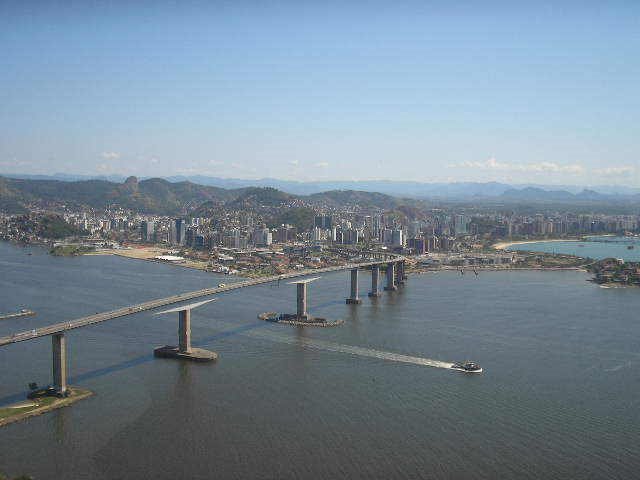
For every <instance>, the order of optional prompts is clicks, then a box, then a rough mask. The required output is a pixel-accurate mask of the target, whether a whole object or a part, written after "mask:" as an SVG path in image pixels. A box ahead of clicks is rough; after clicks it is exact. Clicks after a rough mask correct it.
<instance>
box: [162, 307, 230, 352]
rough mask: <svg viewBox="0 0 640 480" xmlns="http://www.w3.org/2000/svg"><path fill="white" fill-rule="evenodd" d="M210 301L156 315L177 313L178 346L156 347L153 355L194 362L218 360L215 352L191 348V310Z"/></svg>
mask: <svg viewBox="0 0 640 480" xmlns="http://www.w3.org/2000/svg"><path fill="white" fill-rule="evenodd" d="M210 301H211V300H205V301H203V302H198V303H192V304H190V305H184V306H182V307H177V308H172V309H169V310H165V311H164V312H158V313H156V315H160V314H163V313H175V312H177V313H178V346H177V347H175V346H171V345H165V346H164V347H158V348H156V349H154V351H153V354H154V355H155V356H156V357H161V358H180V359H185V360H193V361H196V362H210V361H212V360H216V359H217V358H218V354H217V353H216V352H212V351H210V350H205V349H203V348H193V347H192V346H191V310H192V309H193V308H196V307H199V306H200V305H204V304H205V303H208V302H210Z"/></svg>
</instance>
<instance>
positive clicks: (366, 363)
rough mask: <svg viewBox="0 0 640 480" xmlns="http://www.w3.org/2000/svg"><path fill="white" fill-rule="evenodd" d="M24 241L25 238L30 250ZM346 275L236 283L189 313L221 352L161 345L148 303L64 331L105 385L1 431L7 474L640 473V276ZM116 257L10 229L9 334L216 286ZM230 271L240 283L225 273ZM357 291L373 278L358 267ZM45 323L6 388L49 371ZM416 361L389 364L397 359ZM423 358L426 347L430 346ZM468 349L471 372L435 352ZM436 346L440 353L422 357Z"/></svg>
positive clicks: (198, 339) (95, 382)
mask: <svg viewBox="0 0 640 480" xmlns="http://www.w3.org/2000/svg"><path fill="white" fill-rule="evenodd" d="M27 253H32V255H27ZM348 277H349V274H348V273H347V272H338V273H332V274H328V275H325V276H323V278H322V279H321V280H319V281H317V282H316V283H314V284H312V285H311V286H310V291H309V297H310V308H309V309H310V311H311V312H312V313H317V314H318V315H321V316H324V317H327V318H331V319H338V318H342V319H344V320H345V324H344V325H342V326H340V327H336V328H326V329H309V328H307V329H299V328H296V327H291V326H285V325H274V324H270V323H267V322H261V321H259V320H257V319H256V315H257V314H258V313H259V312H261V311H265V310H279V311H292V310H293V309H294V308H295V302H294V300H295V298H294V297H295V289H294V287H293V286H291V285H286V284H284V283H283V284H281V285H280V286H279V287H277V286H267V285H265V286H260V287H254V288H251V289H243V290H240V291H236V292H230V293H228V294H223V295H220V296H219V297H218V300H217V301H216V302H213V303H211V304H207V305H205V306H203V307H201V308H200V309H198V310H194V312H193V316H192V331H193V339H194V343H197V344H199V345H201V346H204V347H205V348H209V349H212V350H215V351H217V352H218V353H219V355H220V358H219V360H218V362H217V363H216V364H204V365H201V364H190V363H182V362H179V361H175V360H161V359H154V358H153V357H152V355H151V353H152V350H153V348H154V347H155V346H158V345H164V344H165V343H175V341H176V329H177V321H176V318H174V317H173V316H172V315H168V316H155V315H153V313H152V312H144V313H140V314H137V315H134V316H131V317H125V318H120V319H114V320H111V321H109V322H106V323H104V324H100V325H96V326H92V327H88V328H84V329H81V330H77V331H73V332H71V333H69V334H68V335H67V337H68V350H69V370H70V375H71V376H72V377H74V378H73V382H74V384H76V385H80V386H83V387H86V388H89V389H91V390H93V391H94V392H95V394H96V395H95V396H94V397H92V398H90V399H88V400H85V401H82V402H79V403H77V404H75V405H73V406H72V407H70V408H65V409H61V410H58V411H55V412H52V413H49V414H46V415H43V416H40V417H35V418H31V419H29V420H27V421H24V422H20V423H17V424H13V425H10V426H7V427H4V428H1V429H0V471H6V472H7V473H10V474H19V473H28V474H31V475H33V476H35V477H37V478H65V479H76V478H77V479H84V478H92V479H113V478H189V479H191V478H202V479H210V478H237V479H247V478H317V479H335V478H380V479H383V478H384V479H388V478H429V479H466V478H468V479H496V478H517V479H522V478H531V479H534V478H536V479H538V478H559V479H564V478H566V479H573V478H594V479H600V478H602V479H614V478H616V479H617V478H635V477H636V476H637V472H638V471H639V470H640V449H639V448H638V445H639V444H640V408H639V404H638V398H640V373H639V371H640V348H639V347H640V322H638V315H637V312H638V311H639V310H640V290H638V289H632V288H630V289H602V288H599V287H598V286H596V285H593V284H591V283H589V282H587V281H586V279H587V278H588V277H587V275H586V274H583V273H577V272H535V271H522V272H481V273H480V275H479V276H478V277H475V276H474V275H464V276H461V275H460V274H458V273H456V272H442V273H437V274H427V275H421V276H411V277H410V279H409V281H408V282H407V284H406V286H405V287H403V288H402V289H401V290H400V291H398V292H396V293H392V294H387V293H385V295H384V296H383V297H381V298H380V299H377V300H371V299H369V298H366V297H364V301H363V304H362V305H359V306H351V305H346V304H345V303H344V297H345V296H346V294H347V292H348V283H349V278H348ZM220 281H221V280H220V277H219V276H216V275H212V274H206V273H203V272H197V271H193V270H188V269H183V268H178V267H172V266H168V265H161V264H155V263H150V262H144V261H136V260H128V259H123V258H118V257H111V256H105V257H98V256H94V257H89V256H86V257H75V258H55V257H51V256H49V255H47V254H46V253H45V252H44V251H42V250H40V249H24V248H18V247H14V246H11V245H8V244H0V311H12V310H15V309H17V308H21V307H29V308H32V309H33V310H36V311H37V312H38V315H37V316H35V317H26V318H22V319H14V320H7V321H2V322H0V335H4V334H7V333H11V332H14V331H22V330H27V329H31V328H34V327H37V326H41V325H46V324H48V323H53V322H56V321H60V320H63V319H72V318H76V317H79V316H82V315H85V314H89V313H95V312H96V311H103V310H106V309H110V308H113V307H118V306H123V305H126V304H129V303H134V302H141V301H144V300H149V299H152V298H157V297H161V296H166V295H169V294H174V293H179V292H183V291H189V290H194V289H198V288H202V287H205V286H212V285H216V284H217V283H219V282H220ZM222 281H225V282H227V281H229V279H228V278H225V279H224V280H222ZM360 282H361V283H360V289H361V292H366V291H367V290H368V287H369V282H370V276H369V275H368V274H367V273H363V274H362V275H361V278H360ZM50 357H51V345H50V340H49V339H48V338H43V339H39V340H36V341H33V342H23V343H20V344H16V345H11V346H8V347H3V348H0V366H1V367H2V381H1V383H0V398H1V399H2V401H3V402H4V403H6V402H8V401H11V400H12V399H15V398H19V395H20V394H21V392H23V391H24V389H25V386H26V384H27V383H28V382H30V381H34V380H35V381H38V382H39V383H47V382H48V381H50V369H51V364H50V360H51V359H50ZM406 358H411V359H418V360H416V361H402V360H400V361H398V360H399V359H406ZM419 359H426V360H428V361H427V362H422V361H421V360H419ZM465 359H470V360H474V361H477V362H478V363H480V364H481V365H482V366H483V367H484V373H483V374H481V375H465V374H462V373H459V372H455V371H451V370H448V369H446V368H438V364H439V362H444V363H445V364H446V363H447V362H451V361H455V360H465ZM430 362H433V365H432V364H431V363H430Z"/></svg>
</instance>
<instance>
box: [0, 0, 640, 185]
mask: <svg viewBox="0 0 640 480" xmlns="http://www.w3.org/2000/svg"><path fill="white" fill-rule="evenodd" d="M639 19H640V4H639V3H637V2H630V1H628V2H625V1H617V2H609V3H607V4H606V5H604V4H598V3H596V2H566V3H563V5H562V7H558V6H555V5H553V4H551V3H548V2H542V3H536V4H535V5H534V4H529V5H515V4H512V3H507V2H484V3H482V4H475V5H473V4H471V3H469V4H465V5H462V4H459V5H457V6H453V5H451V4H449V3H447V2H428V3H425V2H402V3H396V4H393V5H391V4H387V3H383V2H355V3H351V4H350V5H341V4H339V3H333V2H330V3H327V4H323V5H302V4H300V3H296V2H268V3H262V4H257V3H248V2H245V3H231V2H229V3H227V2H212V3H210V4H206V3H199V2H187V3H183V4H180V5H178V4H175V5H174V4H170V3H155V2H154V3H151V2H137V3H136V4H135V5H130V4H128V3H127V2H112V3H109V4H107V3H95V4H94V3H83V4H57V3H49V2H32V3H30V4H29V5H23V4H21V3H18V2H3V3H2V5H0V27H1V28H0V41H1V42H2V44H3V46H4V48H3V53H4V55H3V56H2V57H0V91H2V92H3V96H2V97H3V98H2V103H3V108H2V109H1V110H0V174H1V173H30V174H53V173H55V172H65V173H73V174H86V175H110V174H122V175H137V176H172V175H207V176H216V177H223V178H245V179H259V178H278V179H285V180H299V181H310V180H326V181H329V180H336V181H337V180H375V179H378V180H380V179H382V180H412V181H420V182H465V181H475V182H488V181H498V182H505V183H513V184H528V183H536V184H546V185H607V184H608V185H627V186H640V164H639V162H638V159H639V153H640V145H639V141H638V138H637V137H638V135H637V125H638V124H639V123H640V122H639V121H640V108H639V107H640V87H638V85H640V61H639V60H638V59H639V58H640V33H638V32H639V31H640V30H639V29H638V26H639V23H640V20H639Z"/></svg>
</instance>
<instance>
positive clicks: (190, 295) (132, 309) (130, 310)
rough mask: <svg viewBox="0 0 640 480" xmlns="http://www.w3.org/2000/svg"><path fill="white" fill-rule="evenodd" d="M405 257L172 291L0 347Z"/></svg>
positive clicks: (3, 340) (18, 336)
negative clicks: (209, 297) (242, 291)
mask: <svg viewBox="0 0 640 480" xmlns="http://www.w3.org/2000/svg"><path fill="white" fill-rule="evenodd" d="M402 260H403V258H401V257H396V258H393V259H389V260H377V261H373V262H362V263H350V264H347V265H339V266H334V267H326V268H319V269H315V270H301V271H299V272H292V273H286V274H283V275H273V276H271V277H264V278H256V279H252V280H245V281H242V282H235V283H231V284H229V285H226V286H224V287H216V288H203V289H202V290H195V291H193V292H187V293H181V294H178V295H172V296H170V297H165V298H159V299H156V300H150V301H148V302H144V303H139V304H137V305H131V306H129V307H122V308H118V309H116V310H110V311H108V312H102V313H96V314H95V315H89V316H87V317H82V318H77V319H75V320H69V321H66V322H59V323H54V324H52V325H47V326H46V327H41V328H35V329H33V330H28V331H26V332H20V333H14V334H13V335H9V336H6V337H0V347H3V346H5V345H9V344H11V343H18V342H24V341H26V340H33V339H34V338H38V337H44V336H47V335H53V334H55V333H61V332H65V331H67V330H73V329H76V328H81V327H86V326H87V325H92V324H94V323H101V322H105V321H107V320H111V319H113V318H118V317H124V316H127V315H133V314H134V313H138V312H144V311H145V310H153V309H154V308H158V307H164V306H165V305H172V304H174V303H179V302H183V301H185V300H192V299H194V298H199V297H207V296H209V295H215V294H218V293H223V292H229V291H231V290H238V289H240V288H245V287H252V286H254V285H261V284H264V283H270V282H275V281H277V280H285V279H288V278H296V277H305V276H307V275H316V274H318V273H326V272H335V271H339V270H351V269H353V268H365V267H371V266H373V265H384V264H387V263H389V262H399V261H402Z"/></svg>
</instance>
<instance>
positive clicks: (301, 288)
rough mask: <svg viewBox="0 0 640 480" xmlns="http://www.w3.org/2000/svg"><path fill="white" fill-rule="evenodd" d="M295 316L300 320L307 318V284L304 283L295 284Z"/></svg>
mask: <svg viewBox="0 0 640 480" xmlns="http://www.w3.org/2000/svg"><path fill="white" fill-rule="evenodd" d="M296 285H297V287H296V288H297V298H296V304H297V307H298V309H297V316H298V318H301V319H306V318H307V284H306V283H304V282H301V283H297V284H296Z"/></svg>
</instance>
